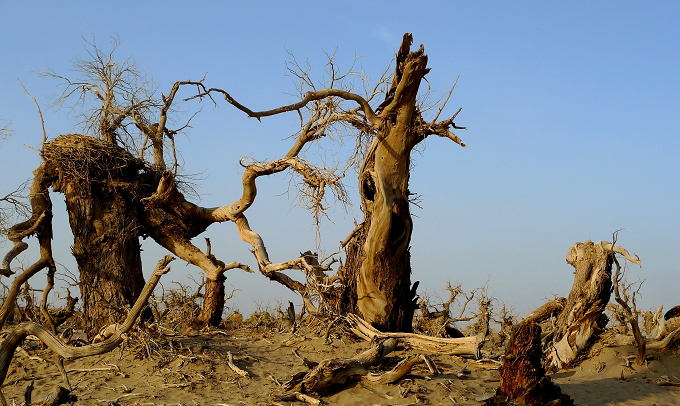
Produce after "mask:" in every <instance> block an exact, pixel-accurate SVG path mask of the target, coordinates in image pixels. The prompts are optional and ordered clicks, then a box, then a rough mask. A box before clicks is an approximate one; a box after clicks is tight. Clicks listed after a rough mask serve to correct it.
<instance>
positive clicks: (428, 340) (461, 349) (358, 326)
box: [345, 314, 484, 356]
mask: <svg viewBox="0 0 680 406" xmlns="http://www.w3.org/2000/svg"><path fill="white" fill-rule="evenodd" d="M345 320H346V321H347V323H348V324H349V325H350V331H352V333H354V334H355V335H356V336H357V337H360V338H362V339H364V340H366V341H373V340H376V339H387V338H395V339H399V340H400V341H401V342H403V343H405V344H408V345H410V346H411V347H413V348H418V349H421V350H425V351H432V352H438V353H444V354H452V355H474V356H477V355H479V349H480V347H481V345H482V342H483V340H484V336H483V335H482V334H479V335H476V336H472V337H462V338H441V337H430V336H426V335H422V334H413V333H383V332H381V331H378V330H377V329H375V328H374V327H373V326H371V325H370V324H369V323H367V322H366V321H364V320H363V319H361V318H359V317H357V316H355V315H353V314H349V315H347V316H346V317H345Z"/></svg>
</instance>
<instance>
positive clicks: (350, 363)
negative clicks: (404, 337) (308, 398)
mask: <svg viewBox="0 0 680 406" xmlns="http://www.w3.org/2000/svg"><path fill="white" fill-rule="evenodd" d="M398 345H399V342H398V340H396V339H394V338H391V339H387V340H385V341H383V342H381V343H377V344H375V345H374V346H372V347H371V348H369V349H368V350H366V351H364V352H362V353H360V354H357V355H356V356H354V357H352V358H331V359H325V360H323V361H321V362H319V364H318V365H317V366H316V367H314V369H312V370H311V371H309V372H308V373H306V374H304V375H302V376H298V379H297V380H292V381H289V382H287V383H286V384H285V385H284V388H287V389H290V388H294V389H295V390H296V391H298V392H301V393H316V394H318V395H323V394H324V393H326V392H327V391H328V390H329V389H330V388H331V387H332V386H333V385H344V384H345V383H347V382H349V381H350V380H354V379H358V378H360V377H362V376H365V375H367V374H368V368H369V367H371V366H374V365H377V364H378V363H379V362H380V361H382V359H383V358H384V357H385V355H387V354H389V353H390V352H392V351H394V350H395V349H397V347H398Z"/></svg>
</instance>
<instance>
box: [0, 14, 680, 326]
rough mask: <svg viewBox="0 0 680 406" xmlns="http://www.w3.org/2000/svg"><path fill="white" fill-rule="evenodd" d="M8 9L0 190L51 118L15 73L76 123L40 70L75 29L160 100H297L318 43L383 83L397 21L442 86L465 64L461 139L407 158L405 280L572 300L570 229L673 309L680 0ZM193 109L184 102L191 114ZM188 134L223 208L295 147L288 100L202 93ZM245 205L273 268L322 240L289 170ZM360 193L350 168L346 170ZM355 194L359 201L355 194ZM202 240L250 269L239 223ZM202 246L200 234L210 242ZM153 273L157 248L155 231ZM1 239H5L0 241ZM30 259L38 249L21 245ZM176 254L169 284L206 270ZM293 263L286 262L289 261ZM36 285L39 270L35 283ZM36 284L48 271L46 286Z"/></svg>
mask: <svg viewBox="0 0 680 406" xmlns="http://www.w3.org/2000/svg"><path fill="white" fill-rule="evenodd" d="M0 4H1V7H0V9H1V10H2V11H1V12H0V61H1V62H0V120H5V121H9V122H11V129H12V130H14V132H15V135H14V136H13V137H12V138H11V139H10V140H8V141H4V142H2V143H1V144H0V157H1V158H2V159H0V171H2V177H1V178H0V179H1V180H0V194H3V195H4V194H5V193H7V192H8V191H10V190H12V188H13V187H14V186H15V185H17V184H19V183H20V182H22V181H23V180H26V179H28V178H29V177H30V176H31V171H32V170H33V169H35V167H37V165H38V164H39V157H38V154H37V153H36V152H35V151H34V150H31V149H30V148H28V147H27V146H28V145H30V146H34V147H39V144H40V141H41V139H42V135H41V130H40V124H39V121H38V118H37V113H36V109H35V106H34V104H33V102H32V101H31V100H30V98H28V96H26V94H25V93H24V92H23V90H22V89H21V86H20V85H19V83H18V82H17V78H18V79H21V81H22V82H23V83H24V85H25V86H26V87H27V88H28V90H29V91H30V92H31V93H32V94H33V96H35V97H36V98H37V100H38V101H39V102H40V104H41V106H42V108H43V113H44V115H45V121H46V127H47V132H48V135H49V137H50V138H53V137H56V136H58V135H59V134H64V133H71V132H76V131H78V130H79V129H78V128H77V127H76V126H75V117H74V115H73V114H69V111H67V110H64V109H62V110H55V109H49V108H48V107H49V105H50V101H51V100H53V96H54V95H55V94H57V93H58V92H59V90H60V89H59V88H57V87H56V85H57V83H56V82H55V81H53V80H50V79H45V78H41V77H39V76H38V75H36V74H35V72H36V71H39V70H45V69H47V68H50V69H53V70H55V71H56V72H59V73H62V74H64V75H73V71H72V67H71V66H72V65H71V64H72V62H73V60H74V59H76V58H77V57H83V56H85V55H86V50H85V47H84V45H85V42H84V40H83V38H85V39H88V40H91V39H92V38H95V40H96V41H97V42H98V43H99V44H101V45H102V46H103V47H104V48H105V49H106V48H107V47H108V44H109V40H110V38H111V37H112V36H114V35H117V36H118V37H119V38H120V40H121V42H122V45H121V46H120V47H119V49H118V53H117V55H118V56H119V57H120V58H124V57H128V58H130V59H133V60H135V61H136V62H137V64H138V65H139V66H140V67H141V68H142V69H143V70H144V71H145V72H146V73H147V74H148V75H149V77H151V78H153V80H155V81H156V82H157V83H158V85H159V90H160V91H163V92H164V93H166V94H167V92H168V90H169V89H170V87H171V85H172V83H173V82H174V81H176V80H187V79H193V80H198V79H200V78H202V77H203V76H204V75H206V74H207V77H206V84H207V85H208V86H214V87H220V88H222V89H225V90H227V91H228V92H230V93H231V94H232V95H233V96H234V97H235V98H237V100H239V101H240V102H241V103H243V104H245V105H247V106H249V107H250V108H252V109H253V110H264V109H269V108H274V107H278V106H280V105H282V104H287V103H291V102H294V101H296V99H295V97H294V96H292V95H291V94H294V93H295V87H294V82H293V80H292V78H291V77H289V76H286V75H285V73H286V71H285V62H286V61H287V60H290V56H289V54H288V51H290V52H292V53H294V55H295V56H296V57H297V58H298V60H301V61H304V60H308V61H309V63H310V65H312V66H314V67H315V68H316V69H315V71H314V75H316V76H315V77H316V78H318V80H321V79H322V78H323V64H324V62H325V53H324V52H329V53H332V52H334V50H335V49H337V60H338V62H339V63H340V66H341V67H343V66H344V67H346V68H348V67H349V66H350V64H351V62H352V60H353V59H354V56H355V54H356V55H359V56H361V58H360V59H359V61H358V63H357V66H358V67H359V68H361V69H363V70H364V71H365V72H366V75H367V76H368V77H369V78H372V79H374V80H376V79H377V78H378V77H379V75H380V73H381V72H382V71H383V70H384V69H385V68H386V67H387V65H388V64H389V63H390V61H391V59H392V58H393V56H394V53H395V51H396V49H397V47H398V46H399V44H400V40H401V37H402V35H403V33H404V32H412V33H413V37H414V47H417V46H418V45H419V44H424V46H425V51H426V53H427V54H428V55H429V66H430V68H431V69H432V71H431V72H430V74H428V76H427V79H428V83H429V86H430V87H431V90H432V92H433V96H434V97H435V98H436V97H438V96H441V95H443V94H445V92H447V91H448V89H449V88H450V86H451V85H452V84H453V83H454V82H455V80H456V78H457V77H458V76H460V79H459V82H458V86H457V88H456V90H455V91H454V93H453V96H452V97H451V101H450V102H449V105H448V107H447V109H446V110H445V112H444V114H445V115H446V114H449V115H450V114H452V113H453V112H455V111H456V110H457V109H458V107H462V108H463V111H462V112H461V113H460V115H459V116H458V119H457V124H459V125H464V126H467V127H468V131H460V132H458V135H459V136H461V138H463V141H464V142H465V143H466V144H468V146H469V147H468V148H467V149H462V148H460V147H459V146H458V145H455V144H454V143H452V142H450V141H448V140H445V139H441V138H436V139H434V138H433V139H428V140H427V141H426V143H425V144H426V148H424V149H423V150H422V151H420V152H416V153H415V154H414V161H415V165H416V166H415V169H414V172H413V175H412V178H411V189H412V190H413V191H415V192H417V193H419V194H421V195H422V203H421V206H422V210H421V209H418V208H413V213H414V215H415V216H417V217H416V218H415V230H414V234H413V240H412V249H411V253H412V261H413V275H412V279H413V280H420V281H421V285H420V286H421V291H422V292H426V293H428V294H429V295H430V296H433V295H436V294H440V293H441V292H442V290H441V288H442V287H443V286H444V285H445V284H446V282H447V281H448V280H450V281H452V282H461V283H463V284H464V286H465V287H466V288H468V289H473V288H475V287H478V286H480V285H483V284H485V283H488V289H489V293H490V294H492V295H493V296H494V297H496V298H497V299H498V301H499V302H498V303H501V302H502V303H506V304H507V305H508V306H509V307H512V308H514V309H515V312H516V313H518V314H521V315H522V314H526V313H527V312H529V311H531V310H532V309H533V308H535V307H537V306H539V305H540V304H542V303H543V302H544V301H545V300H546V298H550V297H552V295H554V294H556V295H564V296H566V295H567V294H568V293H569V289H570V287H571V284H572V281H573V274H572V268H571V267H570V266H569V265H567V264H566V263H565V260H564V258H565V254H566V251H567V249H568V248H569V247H570V246H571V245H572V244H573V243H574V242H577V241H585V240H588V239H591V240H593V241H598V240H609V239H611V235H612V232H614V231H615V230H618V229H623V231H621V233H620V235H619V240H618V241H619V243H620V245H622V246H624V247H625V248H627V249H628V250H629V251H631V252H632V253H636V254H638V255H639V256H640V258H641V259H642V263H643V266H642V268H638V267H634V268H631V271H632V273H631V278H633V279H634V280H637V279H638V278H640V279H644V280H645V282H644V284H643V286H642V289H641V294H642V297H641V298H640V300H639V305H640V306H641V307H642V308H644V309H650V308H652V307H657V306H659V305H662V304H663V305H664V306H665V307H666V308H669V307H670V306H673V305H676V304H679V303H680V297H678V293H677V292H678V289H677V278H678V274H679V272H678V271H680V265H678V262H677V260H676V258H675V257H674V256H673V255H675V254H674V252H675V253H677V250H678V247H679V246H680V215H679V214H680V213H679V210H680V205H679V202H680V130H678V123H677V118H678V111H679V110H680V80H679V78H678V77H679V73H680V24H678V19H679V18H680V3H678V2H674V1H654V2H648V1H637V2H630V1H599V2H586V1H574V2H538V1H527V2H506V1H476V2H472V1H470V2H460V1H441V2H417V3H413V2H394V1H392V2H382V1H379V2H366V1H343V2H318V1H292V2H280V1H260V2H243V1H241V2H228V1H220V2H217V1H215V2H174V1H165V2H141V1H135V2H132V1H117V2H97V1H89V2H77V1H70V2H43V1H22V2H19V1H2V2H1V3H0ZM199 108H201V105H199V104H198V103H196V102H193V103H186V104H185V105H183V106H182V111H183V112H185V114H186V115H187V116H188V115H190V114H193V112H194V111H196V110H198V109H199ZM192 125H193V127H192V128H191V129H189V131H187V136H186V137H180V138H179V139H178V147H179V148H180V149H181V151H182V156H183V159H184V161H185V170H186V172H188V173H193V174H196V173H199V174H201V179H200V180H198V181H197V189H198V192H199V193H200V194H201V200H200V201H199V202H198V203H199V204H201V205H205V206H217V205H222V204H225V203H230V202H232V201H234V200H235V199H237V198H238V197H239V196H240V192H241V190H240V175H241V171H240V168H239V165H238V159H239V158H240V157H242V156H252V157H253V158H255V159H258V160H263V159H275V158H277V157H280V156H281V155H282V154H284V153H285V151H287V149H288V148H289V147H290V140H287V139H286V137H288V136H289V135H290V134H292V133H294V132H295V131H296V130H297V126H298V119H297V117H296V114H295V113H291V114H290V115H288V116H285V117H276V118H267V119H264V120H263V122H262V123H258V122H257V121H256V120H252V119H248V118H247V117H246V116H245V115H244V114H242V113H240V112H238V111H236V110H235V109H234V108H232V107H231V106H230V105H228V104H227V103H221V104H220V105H219V106H218V107H217V108H214V107H213V106H211V105H208V104H205V105H203V110H202V111H201V113H200V114H199V116H198V117H197V118H196V119H195V120H194V121H193V123H192ZM259 185H260V195H259V196H258V199H257V201H256V203H255V205H254V206H253V207H252V208H251V209H250V210H249V220H250V223H251V226H252V227H253V229H254V230H256V231H258V232H260V233H261V234H262V236H263V238H264V239H265V243H266V245H267V247H268V250H269V253H270V257H271V259H272V260H273V261H275V262H279V261H285V260H290V259H292V258H294V257H296V256H297V255H298V253H299V252H301V251H306V250H308V249H312V250H313V249H314V247H315V245H316V242H315V232H314V227H313V224H312V220H311V217H310V216H309V215H308V214H307V213H306V212H305V211H304V210H302V209H299V208H295V207H294V199H293V197H292V196H287V195H286V194H285V192H286V191H287V190H288V189H287V188H288V178H287V177H286V176H285V175H278V176H276V177H273V178H271V179H262V180H261V181H260V183H259ZM349 186H350V187H354V186H355V182H354V181H350V182H349ZM354 196H355V197H354V199H353V202H354V203H355V204H358V203H359V199H358V197H356V193H355V194H354ZM53 199H54V202H55V210H56V211H57V213H56V214H55V215H56V218H55V227H56V228H57V237H56V238H55V243H54V244H55V259H56V260H57V261H58V262H60V263H63V264H64V265H66V266H67V267H69V268H70V269H71V270H72V271H74V272H75V271H76V267H75V265H74V261H73V260H72V259H71V256H70V251H69V247H70V244H71V243H72V237H71V236H70V235H69V230H68V226H67V220H66V215H65V212H64V208H63V197H61V196H54V198H53ZM331 215H332V217H331V219H332V220H333V223H330V222H328V221H326V222H325V223H324V224H323V228H322V230H321V232H322V241H321V245H322V249H323V251H324V252H326V253H332V252H334V251H336V250H337V248H338V241H340V240H342V239H343V238H344V237H345V236H346V235H347V234H348V233H349V232H350V231H351V230H352V228H353V224H352V222H353V221H354V220H357V221H361V213H360V211H359V209H358V207H356V208H354V209H352V210H350V211H349V212H347V213H345V212H344V211H343V210H342V209H341V208H339V207H338V208H337V209H336V210H334V211H332V212H331ZM206 236H209V237H210V238H211V239H212V241H213V247H214V252H215V253H216V255H217V256H218V257H219V258H220V259H222V260H223V261H225V262H227V261H233V260H237V261H241V262H245V263H249V264H251V265H253V266H254V265H255V261H254V259H253V257H252V255H251V254H250V253H249V251H248V246H247V245H246V244H245V243H243V242H241V241H240V240H239V238H238V236H237V234H236V229H235V227H234V226H233V224H219V225H213V226H211V227H210V228H209V229H208V232H207V233H206ZM199 246H201V247H202V244H199ZM144 247H145V251H144V253H143V254H144V261H145V266H146V268H147V269H145V272H146V273H147V274H148V272H150V270H151V268H152V267H153V264H154V263H155V262H156V261H157V260H158V258H159V257H160V256H161V255H162V254H163V251H162V250H161V249H159V248H157V247H155V246H154V243H153V242H146V243H145V244H144ZM7 248H8V246H7V245H5V246H4V247H3V251H4V250H6V249H7ZM24 260H25V261H29V260H30V256H27V257H24ZM200 275H201V271H200V270H198V269H197V268H194V267H191V266H184V265H183V264H179V263H177V264H175V265H174V267H173V272H172V273H171V274H170V275H169V278H168V279H167V280H166V282H165V286H166V287H170V283H169V281H170V280H178V281H186V280H187V278H188V276H193V277H194V278H199V277H200ZM292 275H295V273H294V272H292ZM227 277H228V280H227V288H228V289H229V288H230V287H231V286H233V287H234V288H235V289H238V291H237V292H236V293H235V298H234V299H232V301H230V302H229V303H228V306H230V307H232V308H234V307H239V308H241V309H242V310H243V311H245V312H249V311H251V310H252V309H253V308H254V307H255V306H256V304H261V305H264V306H266V305H274V306H275V305H276V303H277V301H283V300H288V299H292V300H293V301H294V303H296V304H300V303H301V300H300V299H299V298H298V297H296V296H294V295H291V294H289V293H288V292H287V290H286V289H285V288H284V287H283V286H280V285H278V284H277V283H275V282H269V281H268V280H266V279H265V278H264V277H263V276H261V275H259V274H253V275H250V274H245V273H243V272H242V271H240V270H233V271H230V272H229V273H228V275H227ZM38 278H40V277H38ZM36 284H38V283H37V282H36Z"/></svg>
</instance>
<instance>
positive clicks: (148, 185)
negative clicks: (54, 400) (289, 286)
mask: <svg viewBox="0 0 680 406" xmlns="http://www.w3.org/2000/svg"><path fill="white" fill-rule="evenodd" d="M117 44H118V43H117V41H114V43H113V47H112V51H111V52H110V53H108V54H107V53H104V52H103V51H102V50H101V49H100V48H98V47H97V46H96V44H94V43H92V44H90V45H92V47H91V51H90V55H89V59H86V60H83V61H79V62H77V63H76V68H77V69H78V71H79V72H80V73H81V74H82V77H81V78H79V79H78V80H70V79H68V78H66V77H63V76H60V75H58V74H56V73H54V72H48V73H46V75H47V76H50V77H54V78H57V79H59V80H61V81H62V82H63V83H64V85H65V90H64V92H63V94H62V96H61V97H60V99H59V100H58V101H57V103H59V104H67V103H71V102H73V106H72V107H74V108H75V107H79V108H83V107H85V109H84V110H85V111H86V112H85V113H83V115H82V116H81V119H82V123H83V128H84V130H85V132H86V134H68V135H62V136H59V137H57V138H55V139H53V140H51V141H47V140H46V138H47V137H46V135H45V142H44V144H43V147H42V149H41V151H40V154H41V158H42V164H41V165H40V167H39V168H38V169H37V170H36V171H35V173H34V175H35V177H34V180H33V186H32V188H31V193H30V197H31V203H32V213H31V218H30V219H29V220H28V221H26V222H23V223H20V224H18V225H16V226H14V227H12V228H11V230H10V232H9V234H8V237H9V239H10V240H11V241H12V242H13V243H14V247H13V248H12V250H11V251H10V252H9V253H8V254H7V255H6V257H5V260H4V261H3V265H2V269H4V270H5V271H4V273H5V274H11V261H12V259H13V258H14V257H16V255H18V253H19V252H21V251H23V250H25V249H26V247H27V246H26V243H25V242H24V239H25V238H26V237H28V236H30V235H33V234H35V235H37V236H38V240H39V242H40V245H41V253H42V256H41V260H40V261H39V262H38V263H37V264H36V266H35V267H38V268H40V269H42V268H45V267H50V271H49V272H50V273H51V274H53V272H54V271H53V263H54V261H53V259H52V258H51V250H48V248H49V247H48V245H49V237H51V232H52V230H51V222H49V219H50V218H51V203H50V202H49V195H48V188H50V187H51V188H52V189H53V190H54V191H55V192H59V193H63V194H64V195H65V197H66V209H67V211H68V215H69V222H70V226H71V229H72V231H73V235H74V245H73V255H74V257H75V259H76V261H77V263H78V268H79V271H80V289H81V297H82V304H83V309H84V313H85V318H86V322H87V328H86V330H87V333H88V336H89V337H93V336H94V335H95V334H97V333H98V331H99V329H100V328H102V327H103V326H106V325H109V324H111V323H112V322H115V321H116V320H120V319H121V318H122V317H124V316H125V314H126V313H127V310H128V309H129V307H130V306H132V305H133V303H134V302H135V300H136V298H137V297H138V296H139V294H140V292H141V290H142V288H143V286H144V278H143V275H142V269H141V259H140V241H139V238H140V237H146V236H151V237H152V238H153V239H155V240H156V241H157V242H158V243H159V244H161V245H162V246H164V247H166V248H167V249H168V250H170V251H171V252H172V253H174V254H176V255H177V256H179V257H180V258H182V259H183V260H185V261H187V262H189V263H192V264H194V265H197V266H199V267H200V268H201V269H203V270H204V271H205V272H206V274H207V279H208V284H207V286H208V287H210V288H211V289H213V291H215V292H217V293H216V294H217V296H219V294H220V293H223V290H222V292H220V290H219V286H216V285H219V283H220V282H223V281H224V275H223V274H224V272H225V271H226V270H228V269H232V268H242V269H245V270H249V268H248V267H247V266H245V265H242V264H240V263H231V264H225V263H224V262H222V261H219V260H217V259H216V258H215V257H214V256H211V255H210V254H209V253H208V254H205V253H203V252H202V251H201V250H199V249H198V248H197V247H195V246H193V245H192V244H191V242H190V240H191V238H193V237H195V236H197V235H199V234H201V233H202V232H203V231H205V229H206V228H207V227H208V226H209V225H210V224H211V223H210V222H208V221H205V220H204V219H203V217H202V216H196V217H192V216H191V214H192V210H191V209H192V208H193V207H194V206H192V205H190V204H189V203H188V202H186V200H185V199H184V196H183V194H182V193H181V192H180V191H179V189H178V188H177V182H178V165H177V161H176V155H175V153H174V152H175V151H174V138H173V137H174V135H175V134H177V132H178V131H181V130H182V129H183V128H184V127H180V128H178V129H176V130H171V129H169V128H168V126H167V124H168V114H169V112H170V111H171V107H172V106H173V103H174V102H175V95H176V94H177V92H178V91H179V89H180V87H182V86H185V85H193V86H196V85H200V82H191V81H184V82H177V83H175V84H174V85H173V87H172V88H171V89H170V92H168V95H167V96H166V95H161V97H160V99H159V98H156V97H154V85H153V84H151V83H148V82H146V81H144V80H143V79H142V75H141V73H140V72H139V70H138V69H137V68H136V67H135V65H134V63H131V62H129V61H127V60H125V61H123V62H122V63H118V62H117V61H116V60H115V59H114V55H113V54H114V51H115V49H116V46H117ZM199 89H200V88H199ZM88 108H90V109H89V110H88ZM154 122H155V124H152V123H154ZM187 124H188V123H187ZM187 124H185V127H186V125H187ZM166 145H167V146H166ZM166 155H167V156H170V157H172V159H173V160H174V163H173V165H172V167H171V169H168V168H167V165H166V162H165V159H166ZM185 203H186V204H187V205H189V206H190V209H189V210H184V208H183V206H184V205H185ZM43 247H45V248H43ZM48 251H49V252H48ZM35 267H31V268H30V270H31V271H34V268H35ZM38 270H39V269H38ZM36 272H37V271H36ZM48 278H49V274H48ZM206 296H207V297H209V298H212V297H214V296H215V295H213V294H210V292H209V294H208V295H206ZM222 298H223V295H222ZM220 304H221V305H222V306H223V301H220V300H207V301H206V302H205V303H204V305H205V309H204V310H205V311H204V313H203V314H202V319H203V321H204V322H210V323H216V322H219V318H220V316H221V314H222V310H223V309H222V307H220ZM215 320H217V321H215Z"/></svg>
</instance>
